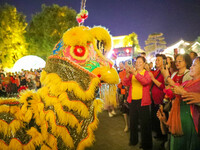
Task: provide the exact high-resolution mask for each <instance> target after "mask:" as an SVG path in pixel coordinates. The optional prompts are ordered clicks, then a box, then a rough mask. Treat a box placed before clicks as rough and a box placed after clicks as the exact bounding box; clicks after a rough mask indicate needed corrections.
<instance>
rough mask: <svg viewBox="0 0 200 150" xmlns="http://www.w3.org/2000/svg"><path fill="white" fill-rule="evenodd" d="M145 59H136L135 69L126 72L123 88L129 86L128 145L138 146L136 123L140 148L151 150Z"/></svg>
mask: <svg viewBox="0 0 200 150" xmlns="http://www.w3.org/2000/svg"><path fill="white" fill-rule="evenodd" d="M145 62H146V60H145V58H144V57H142V56H138V57H137V58H136V64H135V68H133V66H132V67H130V68H129V69H128V70H127V74H126V77H125V78H124V80H123V83H124V85H125V86H130V88H129V95H128V102H129V103H130V107H129V109H130V110H129V114H130V143H129V145H133V146H134V145H137V144H138V121H139V120H140V126H141V146H142V148H143V149H152V132H151V115H150V105H151V98H150V93H149V90H150V83H151V77H150V76H149V73H148V71H146V70H145V69H144V66H145Z"/></svg>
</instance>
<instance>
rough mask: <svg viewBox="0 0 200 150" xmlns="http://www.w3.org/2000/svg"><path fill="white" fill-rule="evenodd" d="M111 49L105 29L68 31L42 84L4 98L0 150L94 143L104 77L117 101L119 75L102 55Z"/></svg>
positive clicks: (79, 148) (0, 112)
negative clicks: (13, 96) (99, 91)
mask: <svg viewBox="0 0 200 150" xmlns="http://www.w3.org/2000/svg"><path fill="white" fill-rule="evenodd" d="M110 49H111V37H110V34H109V32H108V31H107V30H106V29H105V28H103V27H94V28H89V27H84V26H79V27H74V28H71V29H69V30H68V31H66V33H64V35H63V37H62V39H61V40H60V41H59V42H58V43H57V44H56V46H55V47H54V50H53V55H51V56H49V58H48V59H47V61H46V66H45V68H44V69H43V71H42V73H41V78H40V81H41V84H42V87H41V88H40V89H39V90H38V91H37V92H36V91H29V90H26V91H24V90H22V91H23V92H21V93H20V96H19V98H3V97H2V98H0V149H3V150H8V149H9V150H11V149H12V150H21V149H28V150H32V149H41V150H50V149H59V150H62V149H71V150H75V149H77V150H83V149H85V148H86V147H89V146H91V145H92V143H93V142H94V140H95V139H94V133H93V131H94V130H95V129H96V128H97V125H98V118H97V113H98V112H101V109H102V107H103V102H102V100H101V99H99V98H98V95H99V94H98V90H99V85H100V83H101V81H103V82H104V83H105V84H107V85H106V86H105V88H103V91H105V93H106V94H105V96H106V97H107V98H109V99H113V100H115V99H116V85H115V84H117V83H118V82H119V76H118V74H117V72H116V70H115V69H114V68H112V65H113V63H112V61H110V60H109V59H107V58H106V57H105V55H104V54H107V52H109V51H110ZM113 102H114V101H113ZM115 102H116V101H115ZM114 105H116V103H115V104H114Z"/></svg>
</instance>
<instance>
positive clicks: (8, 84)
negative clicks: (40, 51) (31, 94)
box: [0, 69, 42, 97]
mask: <svg viewBox="0 0 200 150" xmlns="http://www.w3.org/2000/svg"><path fill="white" fill-rule="evenodd" d="M41 71H42V69H35V70H32V69H31V70H30V71H27V70H23V69H22V71H21V72H15V73H11V72H7V73H5V72H4V70H3V69H1V70H0V96H1V97H2V96H3V97H15V96H17V95H18V94H19V92H20V91H22V90H26V89H29V90H37V89H39V88H40V87H41V83H40V73H41Z"/></svg>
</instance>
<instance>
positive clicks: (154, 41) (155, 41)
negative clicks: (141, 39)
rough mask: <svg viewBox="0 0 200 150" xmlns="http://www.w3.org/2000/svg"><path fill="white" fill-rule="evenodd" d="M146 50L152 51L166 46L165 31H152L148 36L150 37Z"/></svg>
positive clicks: (146, 43)
mask: <svg viewBox="0 0 200 150" xmlns="http://www.w3.org/2000/svg"><path fill="white" fill-rule="evenodd" d="M145 45H146V46H145V47H144V49H145V51H146V53H151V52H153V51H157V50H161V49H164V48H166V42H165V38H164V37H163V33H152V34H150V35H149V36H148V39H147V40H146V41H145Z"/></svg>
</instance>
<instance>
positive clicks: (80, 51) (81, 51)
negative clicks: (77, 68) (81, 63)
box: [74, 46, 86, 57]
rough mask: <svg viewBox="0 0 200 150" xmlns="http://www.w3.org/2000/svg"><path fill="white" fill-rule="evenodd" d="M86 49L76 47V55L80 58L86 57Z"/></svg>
mask: <svg viewBox="0 0 200 150" xmlns="http://www.w3.org/2000/svg"><path fill="white" fill-rule="evenodd" d="M85 51H86V50H85V47H83V46H75V47H74V54H75V55H76V56H79V57H83V56H84V55H85Z"/></svg>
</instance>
